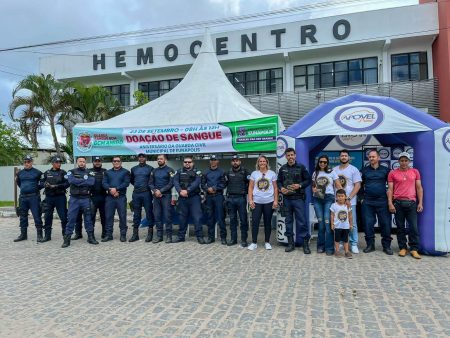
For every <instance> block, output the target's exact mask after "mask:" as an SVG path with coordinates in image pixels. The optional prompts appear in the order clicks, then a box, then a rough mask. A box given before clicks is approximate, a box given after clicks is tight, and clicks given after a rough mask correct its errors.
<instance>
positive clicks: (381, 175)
mask: <svg viewBox="0 0 450 338" xmlns="http://www.w3.org/2000/svg"><path fill="white" fill-rule="evenodd" d="M368 158H369V162H370V164H369V165H368V166H365V167H364V168H363V169H362V170H361V178H362V188H363V191H364V199H363V202H362V210H363V212H362V214H363V218H364V227H365V233H366V244H367V247H366V248H365V249H364V250H363V251H364V252H365V253H369V252H372V251H375V222H376V220H378V225H379V227H380V230H381V244H382V245H383V252H384V253H386V254H387V255H392V254H393V252H392V249H391V241H392V238H391V216H390V214H389V209H388V201H387V190H386V184H387V179H388V175H389V169H388V168H386V167H385V166H383V165H380V154H379V153H378V151H377V150H376V149H373V150H371V151H369V154H368ZM355 211H356V210H355Z"/></svg>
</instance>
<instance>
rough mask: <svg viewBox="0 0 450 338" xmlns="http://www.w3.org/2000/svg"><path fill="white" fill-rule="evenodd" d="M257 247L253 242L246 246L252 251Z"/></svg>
mask: <svg viewBox="0 0 450 338" xmlns="http://www.w3.org/2000/svg"><path fill="white" fill-rule="evenodd" d="M257 247H258V245H257V244H255V243H252V244H250V245H249V246H248V248H247V249H249V250H250V251H254V250H256V248H257Z"/></svg>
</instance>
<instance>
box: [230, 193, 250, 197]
mask: <svg viewBox="0 0 450 338" xmlns="http://www.w3.org/2000/svg"><path fill="white" fill-rule="evenodd" d="M245 195H247V194H228V195H227V196H230V197H244V196H245Z"/></svg>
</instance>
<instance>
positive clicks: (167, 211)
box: [153, 194, 172, 237]
mask: <svg viewBox="0 0 450 338" xmlns="http://www.w3.org/2000/svg"><path fill="white" fill-rule="evenodd" d="M171 202H172V195H171V194H163V195H162V196H161V197H154V198H153V214H154V216H155V224H156V234H157V236H158V237H163V234H164V224H166V236H172V205H171Z"/></svg>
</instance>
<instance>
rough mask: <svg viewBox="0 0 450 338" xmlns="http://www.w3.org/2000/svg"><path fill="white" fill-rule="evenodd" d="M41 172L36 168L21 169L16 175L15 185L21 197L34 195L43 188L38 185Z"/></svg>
mask: <svg viewBox="0 0 450 338" xmlns="http://www.w3.org/2000/svg"><path fill="white" fill-rule="evenodd" d="M41 176H42V172H41V171H40V170H38V169H36V168H31V169H22V170H20V171H19V172H18V173H17V176H16V184H17V186H18V187H19V188H20V194H21V195H24V194H25V195H27V194H36V193H38V192H39V190H41V189H42V188H43V186H42V185H41V184H40V183H41V182H40V181H41Z"/></svg>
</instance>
